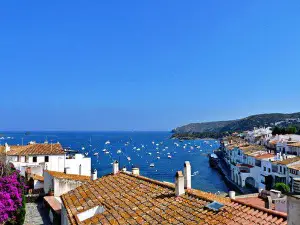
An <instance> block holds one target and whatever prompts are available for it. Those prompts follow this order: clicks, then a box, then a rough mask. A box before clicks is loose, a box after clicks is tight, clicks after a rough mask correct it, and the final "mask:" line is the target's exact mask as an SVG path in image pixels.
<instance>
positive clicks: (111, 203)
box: [61, 162, 300, 225]
mask: <svg viewBox="0 0 300 225" xmlns="http://www.w3.org/2000/svg"><path fill="white" fill-rule="evenodd" d="M189 166H190V164H189V163H186V164H185V167H184V168H185V170H187V169H190V168H188V167H189ZM190 179H191V175H190V173H187V172H184V173H183V172H181V171H178V172H177V173H176V175H175V184H171V183H165V182H160V181H157V180H153V179H149V178H147V177H144V176H141V175H140V174H139V169H138V168H135V169H134V170H133V171H132V172H129V171H126V172H123V171H119V165H118V163H117V162H115V163H114V164H113V173H112V174H109V175H106V176H104V177H102V178H100V179H97V180H93V181H88V182H87V183H85V184H83V185H81V186H79V187H77V188H75V189H73V190H72V191H69V192H67V193H65V194H63V195H62V196H61V200H62V209H61V224H63V225H75V224H76V225H77V224H189V225H192V224H202V223H203V224H204V223H205V224H283V225H285V224H287V214H286V213H283V212H278V211H274V210H271V209H266V208H264V207H261V206H256V205H255V204H249V203H246V202H244V201H242V200H239V199H236V198H235V195H234V193H233V192H231V193H230V198H225V197H221V196H217V195H214V194H211V193H206V192H202V191H200V190H195V189H192V188H191V186H189V185H188V184H190V182H188V181H189V180H190ZM293 203H294V204H295V205H297V204H300V203H299V202H297V201H295V202H293ZM292 219H295V218H292Z"/></svg>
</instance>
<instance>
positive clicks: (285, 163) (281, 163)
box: [273, 157, 300, 165]
mask: <svg viewBox="0 0 300 225" xmlns="http://www.w3.org/2000/svg"><path fill="white" fill-rule="evenodd" d="M297 161H300V157H293V158H288V159H284V160H282V161H276V162H273V163H276V164H280V165H288V164H291V163H294V162H297Z"/></svg>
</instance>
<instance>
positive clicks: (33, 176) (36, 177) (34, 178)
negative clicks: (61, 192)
mask: <svg viewBox="0 0 300 225" xmlns="http://www.w3.org/2000/svg"><path fill="white" fill-rule="evenodd" d="M31 177H32V179H33V180H38V181H42V182H44V177H43V176H40V175H37V174H31Z"/></svg>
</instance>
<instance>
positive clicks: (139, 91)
mask: <svg viewBox="0 0 300 225" xmlns="http://www.w3.org/2000/svg"><path fill="white" fill-rule="evenodd" d="M299 11H300V2H299V1H289V3H287V2H286V1H274V0H270V1H238V0H237V1H223V0H220V1H214V0H212V1H189V2H188V3H187V2H183V1H174V0H172V1H171V0H170V1H158V0H156V1H137V0H136V1H74V0H72V1H51V3H50V2H47V1H30V2H29V1H3V2H1V7H0V21H1V22H0V28H1V33H0V34H1V35H0V49H1V50H0V82H1V89H0V90H1V108H0V118H1V119H0V121H1V122H0V130H170V129H172V128H174V127H176V126H178V125H183V124H186V123H189V122H200V121H212V120H227V119H235V118H241V117H245V116H248V115H251V114H256V113H267V112H296V111H300V104H299V98H300V88H299V87H300V85H299V82H300V68H299V65H300V64H299V62H300V45H299V43H300V29H299V24H300V14H299Z"/></svg>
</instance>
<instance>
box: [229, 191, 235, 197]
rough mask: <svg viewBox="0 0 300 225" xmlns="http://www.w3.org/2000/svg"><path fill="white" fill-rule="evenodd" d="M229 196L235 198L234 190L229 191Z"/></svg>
mask: <svg viewBox="0 0 300 225" xmlns="http://www.w3.org/2000/svg"><path fill="white" fill-rule="evenodd" d="M229 198H230V199H235V191H229Z"/></svg>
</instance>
